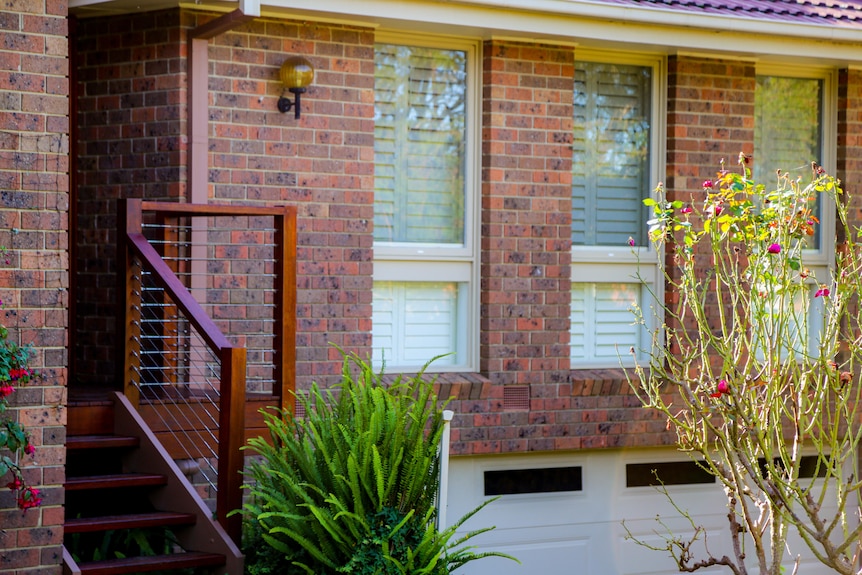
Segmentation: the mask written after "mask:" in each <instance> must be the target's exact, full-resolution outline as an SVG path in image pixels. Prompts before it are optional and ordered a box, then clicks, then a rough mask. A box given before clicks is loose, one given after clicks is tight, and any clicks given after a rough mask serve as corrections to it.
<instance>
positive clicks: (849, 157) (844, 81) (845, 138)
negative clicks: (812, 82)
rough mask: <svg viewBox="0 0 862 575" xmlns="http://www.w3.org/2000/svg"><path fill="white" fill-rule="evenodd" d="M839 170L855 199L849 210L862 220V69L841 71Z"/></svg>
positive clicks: (840, 177) (839, 90)
mask: <svg viewBox="0 0 862 575" xmlns="http://www.w3.org/2000/svg"><path fill="white" fill-rule="evenodd" d="M837 168H838V172H837V173H836V176H837V177H838V178H839V179H840V180H841V185H842V186H843V187H844V189H845V190H846V191H847V192H849V193H850V194H852V195H853V197H854V199H855V205H854V210H853V211H852V212H851V213H850V216H851V218H852V220H853V221H854V222H855V225H860V224H862V185H860V182H862V70H841V72H840V73H839V75H838V166H837Z"/></svg>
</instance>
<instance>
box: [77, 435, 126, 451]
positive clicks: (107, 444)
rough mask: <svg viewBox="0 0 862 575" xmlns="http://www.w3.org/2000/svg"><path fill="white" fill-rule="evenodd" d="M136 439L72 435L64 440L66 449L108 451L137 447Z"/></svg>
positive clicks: (120, 436)
mask: <svg viewBox="0 0 862 575" xmlns="http://www.w3.org/2000/svg"><path fill="white" fill-rule="evenodd" d="M140 444H141V441H140V440H139V439H138V438H137V437H127V436H122V435H72V436H69V437H67V438H66V449H108V448H114V447H138V446H139V445H140Z"/></svg>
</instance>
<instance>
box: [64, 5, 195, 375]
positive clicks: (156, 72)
mask: <svg viewBox="0 0 862 575" xmlns="http://www.w3.org/2000/svg"><path fill="white" fill-rule="evenodd" d="M181 19H182V16H181V15H180V13H179V12H176V11H168V12H149V13H143V14H136V15H130V16H122V17H114V18H111V19H110V21H108V20H105V19H102V18H96V19H85V20H81V21H79V22H78V26H77V29H76V34H75V38H73V41H75V42H76V49H77V63H78V68H77V74H78V84H77V86H76V87H75V88H76V92H77V106H78V121H79V144H78V154H79V159H78V170H79V171H78V189H77V192H76V211H77V230H76V237H75V240H74V241H75V242H76V248H77V260H76V262H75V271H76V282H77V286H76V294H77V297H76V308H75V311H76V317H75V319H74V321H73V324H72V325H73V326H74V329H75V330H76V334H75V337H76V342H75V343H76V350H75V352H74V353H75V363H74V366H75V373H74V374H73V376H74V377H75V378H76V379H77V380H78V381H82V382H87V383H100V384H112V383H113V381H112V380H113V378H114V367H113V366H114V352H115V350H114V345H113V344H114V342H115V335H114V331H115V325H114V324H115V321H116V320H115V314H116V309H115V307H116V305H115V303H114V302H115V301H116V278H115V276H114V274H115V270H116V265H115V262H116V247H115V244H116V233H115V230H116V222H117V220H116V213H117V208H116V205H117V199H118V198H122V197H127V198H146V199H150V200H171V199H177V198H179V197H182V196H183V195H184V194H185V178H186V176H185V166H186V163H185V161H186V158H185V150H186V142H185V126H186V122H185V118H186V112H185V107H186V106H185V98H186V92H185V82H186V78H185V68H186V59H185V36H184V34H183V33H182V32H183V31H182V28H181ZM106 31H109V32H108V33H105V32H106Z"/></svg>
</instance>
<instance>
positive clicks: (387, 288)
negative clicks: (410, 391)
mask: <svg viewBox="0 0 862 575" xmlns="http://www.w3.org/2000/svg"><path fill="white" fill-rule="evenodd" d="M464 288H465V286H464V285H462V284H460V283H455V282H390V281H383V282H374V294H373V298H372V314H371V323H372V328H371V338H372V341H373V350H372V362H373V364H374V365H375V366H376V367H380V366H382V365H387V366H416V367H421V366H422V365H424V364H425V363H426V362H427V361H428V360H430V359H431V358H433V357H434V356H437V355H442V354H452V355H447V356H446V357H442V358H440V359H438V360H437V361H435V362H434V366H436V367H439V366H444V365H458V364H459V363H463V361H464V360H463V350H462V349H461V347H462V346H461V343H460V342H461V341H463V339H464V337H463V334H462V333H461V330H462V329H463V328H462V327H461V326H459V322H458V317H459V313H461V314H463V312H462V310H460V309H459V306H460V305H463V303H464V302H463V299H464V298H463V297H462V295H461V292H462V291H463V290H464ZM461 317H463V315H461Z"/></svg>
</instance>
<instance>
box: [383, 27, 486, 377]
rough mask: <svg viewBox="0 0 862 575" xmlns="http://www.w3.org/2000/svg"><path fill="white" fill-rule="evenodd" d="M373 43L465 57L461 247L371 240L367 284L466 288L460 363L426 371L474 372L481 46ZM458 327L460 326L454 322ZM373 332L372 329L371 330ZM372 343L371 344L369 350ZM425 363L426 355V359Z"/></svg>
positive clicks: (405, 39) (399, 40)
mask: <svg viewBox="0 0 862 575" xmlns="http://www.w3.org/2000/svg"><path fill="white" fill-rule="evenodd" d="M374 41H375V44H377V43H380V44H401V45H405V46H419V47H428V48H440V49H444V50H445V49H453V50H462V51H464V52H465V53H466V55H467V63H466V73H467V97H466V99H465V105H466V110H465V112H466V123H465V132H466V134H465V135H466V140H467V143H466V145H465V147H464V149H465V157H464V188H465V196H464V243H463V244H460V245H456V244H451V245H449V244H434V243H402V242H380V241H375V242H374V272H373V281H393V282H452V283H460V284H466V289H464V290H460V293H463V294H465V295H466V300H467V301H464V302H461V301H459V303H458V309H459V310H466V311H465V313H464V316H465V317H459V318H458V319H459V326H458V330H459V338H463V345H460V346H459V348H460V349H459V350H452V351H453V352H455V351H458V352H459V354H463V358H462V361H460V362H459V363H456V364H452V365H442V364H440V365H438V364H432V365H431V367H430V368H429V369H430V371H432V372H476V371H478V357H479V301H480V299H479V249H480V244H481V242H480V241H479V233H480V229H481V227H480V213H479V193H480V191H481V181H480V178H481V170H480V169H479V159H480V158H481V155H480V154H481V142H480V138H479V135H480V134H481V97H482V95H481V77H482V76H481V58H480V56H481V49H480V48H481V46H480V44H479V42H478V41H475V40H467V39H457V38H450V37H439V36H431V35H420V34H405V33H396V32H380V31H378V32H377V34H376V36H375V39H374ZM461 323H462V324H463V326H462V325H460V324H461ZM372 333H373V328H372ZM373 347H374V342H373V341H372V348H373ZM428 359H429V360H430V359H431V358H430V357H429V358H428ZM384 362H385V363H384V365H382V366H381V365H375V367H376V368H378V369H379V368H383V369H384V370H385V371H386V372H404V371H415V370H417V369H418V368H420V367H422V366H421V365H400V364H398V363H393V362H390V361H389V360H386V359H385V358H384Z"/></svg>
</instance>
